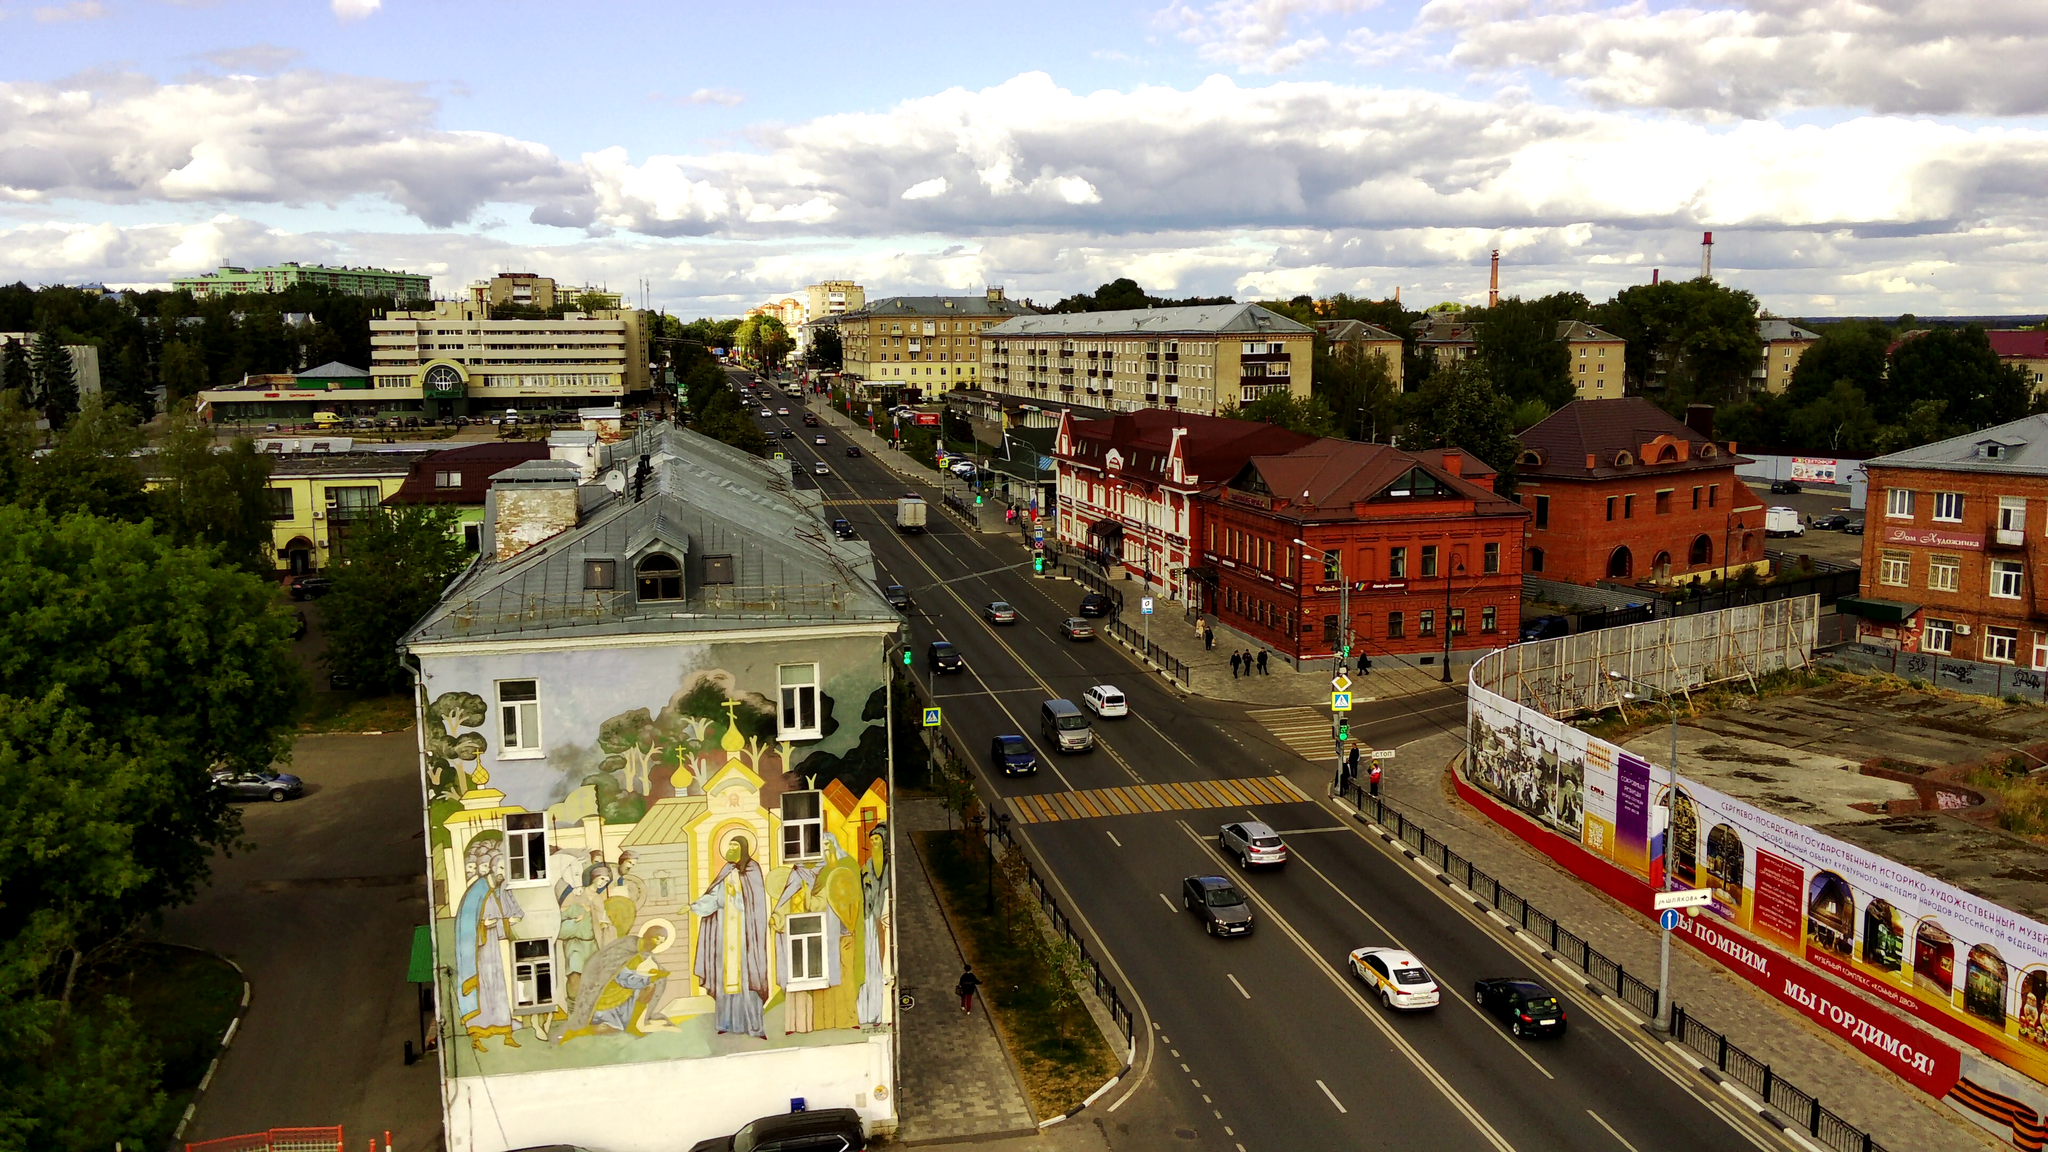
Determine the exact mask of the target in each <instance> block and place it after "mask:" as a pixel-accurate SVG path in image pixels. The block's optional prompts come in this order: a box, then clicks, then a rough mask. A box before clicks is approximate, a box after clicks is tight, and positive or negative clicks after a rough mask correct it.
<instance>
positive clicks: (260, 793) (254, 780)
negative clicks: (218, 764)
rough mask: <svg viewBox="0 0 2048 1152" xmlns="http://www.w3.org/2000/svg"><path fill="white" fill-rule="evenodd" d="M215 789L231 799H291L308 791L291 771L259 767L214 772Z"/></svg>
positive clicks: (304, 784)
mask: <svg viewBox="0 0 2048 1152" xmlns="http://www.w3.org/2000/svg"><path fill="white" fill-rule="evenodd" d="M213 790H214V791H216V792H219V793H221V794H223V795H225V796H226V797H227V798H228V799H230V800H275V801H279V802H282V801H285V800H290V799H292V798H293V797H295V796H299V795H302V794H303V793H304V792H305V791H306V783H305V781H303V780H300V779H299V778H298V777H297V776H294V775H292V774H291V773H289V772H272V771H271V770H270V769H268V768H257V769H254V770H252V771H248V772H231V771H227V770H225V769H223V770H221V771H219V772H215V773H214V774H213Z"/></svg>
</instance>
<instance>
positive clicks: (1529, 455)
mask: <svg viewBox="0 0 2048 1152" xmlns="http://www.w3.org/2000/svg"><path fill="white" fill-rule="evenodd" d="M1515 463H1517V464H1527V465H1529V466H1530V467H1532V468H1541V467H1543V453H1541V452H1538V451H1537V450H1535V449H1534V448H1531V449H1529V450H1528V451H1527V452H1524V453H1522V454H1521V455H1520V456H1517V457H1515Z"/></svg>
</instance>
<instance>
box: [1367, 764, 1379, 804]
mask: <svg viewBox="0 0 2048 1152" xmlns="http://www.w3.org/2000/svg"><path fill="white" fill-rule="evenodd" d="M1371 773H1372V775H1371V776H1370V777H1369V778H1370V780H1371V781H1372V794H1373V795H1375V796H1377V795H1379V794H1380V762H1379V761H1378V760H1374V761H1373V762H1372V769H1371Z"/></svg>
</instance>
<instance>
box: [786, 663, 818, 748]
mask: <svg viewBox="0 0 2048 1152" xmlns="http://www.w3.org/2000/svg"><path fill="white" fill-rule="evenodd" d="M776 672H777V676H778V679H779V681H780V683H781V685H782V725H781V733H780V735H781V737H782V739H784V740H816V739H818V738H819V736H821V735H822V733H821V732H819V731H818V666H817V665H816V664H784V665H782V666H781V667H780V668H778V669H777V670H776Z"/></svg>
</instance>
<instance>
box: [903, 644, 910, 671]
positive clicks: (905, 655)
mask: <svg viewBox="0 0 2048 1152" xmlns="http://www.w3.org/2000/svg"><path fill="white" fill-rule="evenodd" d="M903 666H904V667H905V668H908V667H910V646H909V645H908V644H906V645H904V646H903Z"/></svg>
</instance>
